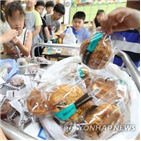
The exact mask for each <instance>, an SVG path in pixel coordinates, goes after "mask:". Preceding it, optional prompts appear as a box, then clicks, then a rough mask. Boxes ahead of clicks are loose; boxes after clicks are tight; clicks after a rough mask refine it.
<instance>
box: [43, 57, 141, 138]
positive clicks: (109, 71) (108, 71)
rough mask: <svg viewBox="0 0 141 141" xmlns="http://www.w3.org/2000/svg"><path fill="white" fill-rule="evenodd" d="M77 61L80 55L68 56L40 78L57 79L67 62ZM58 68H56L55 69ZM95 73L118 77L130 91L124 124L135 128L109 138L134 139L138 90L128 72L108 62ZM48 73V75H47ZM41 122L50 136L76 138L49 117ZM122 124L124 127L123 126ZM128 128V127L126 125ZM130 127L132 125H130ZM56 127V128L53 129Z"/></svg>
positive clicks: (137, 125) (137, 123) (136, 128)
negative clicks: (67, 135) (128, 116)
mask: <svg viewBox="0 0 141 141" xmlns="http://www.w3.org/2000/svg"><path fill="white" fill-rule="evenodd" d="M76 62H77V63H79V62H80V57H70V58H66V59H63V60H61V61H60V62H57V63H56V64H55V65H53V66H52V67H50V68H49V69H48V70H47V71H46V72H45V73H44V74H43V76H42V79H52V80H53V79H54V80H55V79H57V78H59V75H60V72H61V71H62V70H63V69H64V68H65V67H66V66H67V65H69V64H71V63H76ZM55 68H58V69H55ZM94 73H96V74H102V75H103V76H104V75H106V76H109V77H112V78H118V79H121V80H123V81H124V82H125V83H126V85H127V87H128V90H129V91H130V100H131V105H130V112H131V115H130V121H128V122H126V123H125V126H129V125H130V126H132V125H133V127H135V130H134V131H132V129H131V131H127V130H126V129H124V130H122V132H118V133H116V134H115V135H113V136H112V137H110V138H109V139H111V138H112V139H135V138H136V136H137V135H138V133H139V92H138V90H137V88H136V86H135V84H134V82H133V81H132V79H131V78H130V77H129V76H128V74H127V73H126V72H124V71H121V70H120V68H119V67H118V66H116V65H114V64H111V63H109V64H108V65H107V67H106V68H105V69H102V70H94ZM48 74H49V75H48ZM64 75H65V74H64ZM41 123H42V125H43V127H44V129H46V130H47V131H48V132H49V133H50V134H51V136H52V137H53V138H54V139H61V140H63V139H64V140H66V139H69V140H70V139H76V138H67V137H66V136H65V135H63V129H62V128H60V127H61V126H59V125H58V124H57V123H56V122H55V121H54V120H53V119H50V118H43V119H42V120H41ZM125 126H124V127H125ZM127 128H128V127H127ZM131 128H132V127H131ZM54 129H57V130H54Z"/></svg>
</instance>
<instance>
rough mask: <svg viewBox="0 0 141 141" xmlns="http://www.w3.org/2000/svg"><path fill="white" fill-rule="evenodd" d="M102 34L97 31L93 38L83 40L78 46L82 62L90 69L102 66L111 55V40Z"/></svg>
mask: <svg viewBox="0 0 141 141" xmlns="http://www.w3.org/2000/svg"><path fill="white" fill-rule="evenodd" d="M102 35H103V34H101V33H97V34H96V35H95V36H94V37H93V38H88V39H86V40H85V41H83V43H82V44H81V47H80V56H81V58H82V62H83V63H84V64H86V65H87V66H89V67H90V68H92V69H102V68H104V67H105V66H106V65H107V63H108V62H109V60H110V59H111V57H112V53H113V50H112V45H111V42H110V40H109V39H106V37H105V36H102ZM97 36H98V37H97Z"/></svg>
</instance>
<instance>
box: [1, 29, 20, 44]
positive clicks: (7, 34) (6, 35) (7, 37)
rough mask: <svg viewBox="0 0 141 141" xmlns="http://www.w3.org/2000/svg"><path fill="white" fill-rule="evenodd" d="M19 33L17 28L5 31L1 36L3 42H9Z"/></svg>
mask: <svg viewBox="0 0 141 141" xmlns="http://www.w3.org/2000/svg"><path fill="white" fill-rule="evenodd" d="M17 35H18V31H16V30H15V29H12V30H9V31H7V32H5V33H4V34H3V35H2V36H1V37H0V39H1V44H4V43H7V42H9V41H10V40H11V39H13V38H14V37H15V36H17Z"/></svg>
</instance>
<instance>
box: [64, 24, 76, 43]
mask: <svg viewBox="0 0 141 141" xmlns="http://www.w3.org/2000/svg"><path fill="white" fill-rule="evenodd" d="M63 44H76V37H75V35H74V34H73V32H72V28H71V27H69V28H68V29H67V32H66V35H65V37H64V39H63Z"/></svg>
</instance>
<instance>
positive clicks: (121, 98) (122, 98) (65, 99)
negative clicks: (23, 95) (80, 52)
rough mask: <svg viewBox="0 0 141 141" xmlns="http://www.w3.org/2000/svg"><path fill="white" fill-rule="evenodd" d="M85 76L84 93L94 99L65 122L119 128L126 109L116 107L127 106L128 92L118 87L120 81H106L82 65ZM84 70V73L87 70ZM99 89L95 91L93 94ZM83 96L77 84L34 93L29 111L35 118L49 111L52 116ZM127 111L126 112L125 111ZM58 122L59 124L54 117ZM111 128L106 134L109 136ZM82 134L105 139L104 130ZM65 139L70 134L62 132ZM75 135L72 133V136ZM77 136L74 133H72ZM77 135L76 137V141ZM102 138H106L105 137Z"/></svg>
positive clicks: (90, 137)
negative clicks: (116, 126)
mask: <svg viewBox="0 0 141 141" xmlns="http://www.w3.org/2000/svg"><path fill="white" fill-rule="evenodd" d="M82 68H83V69H82V70H85V71H84V74H85V75H84V77H83V78H81V79H82V83H84V84H85V87H86V89H87V93H88V94H90V95H91V96H92V97H93V100H90V101H88V102H87V103H85V104H84V105H82V106H81V107H79V108H78V109H77V110H76V112H75V113H74V114H73V115H72V116H71V117H70V118H68V119H67V120H66V121H63V123H66V122H74V121H75V122H76V123H78V124H80V123H85V126H87V127H88V126H101V128H102V126H106V127H107V126H109V125H112V126H113V127H114V126H115V125H119V124H122V123H124V117H125V111H124V110H125V109H122V108H123V107H120V106H118V103H121V102H122V104H123V105H124V106H125V107H126V106H127V107H128V104H129V92H128V90H127V87H126V85H125V84H123V83H122V84H120V81H115V80H110V79H105V78H103V77H101V76H100V75H97V74H94V73H93V72H89V69H88V68H87V67H85V66H83V67H82ZM86 70H87V71H86ZM96 89H99V91H98V92H96V93H93V92H95V90H96ZM84 94H85V93H84V92H83V90H82V89H81V88H80V87H79V85H73V84H67V83H66V84H62V85H59V86H57V87H54V88H52V89H51V91H48V92H45V93H43V91H38V90H34V91H33V92H32V93H31V94H30V96H29V97H28V100H27V104H28V109H29V111H31V112H32V113H33V114H35V115H47V114H48V113H49V112H51V113H53V115H54V116H53V118H54V117H55V113H57V112H59V111H61V110H63V109H65V108H66V107H67V106H69V105H70V104H72V103H74V102H75V101H76V100H78V99H79V98H80V97H82V96H83V95H84ZM126 110H127V109H126ZM121 111H122V112H121ZM55 118H56V120H57V123H58V124H59V123H62V121H60V120H59V119H58V118H57V117H55ZM112 130H114V129H111V130H110V131H109V132H110V133H111V132H112ZM81 132H84V137H83V139H101V138H102V137H103V136H104V131H103V130H102V129H101V130H100V129H98V130H94V131H93V130H92V131H91V130H88V131H81ZM64 134H65V135H66V136H69V135H70V134H69V133H67V132H65V133H64ZM73 134H74V133H73ZM75 134H77V131H76V132H75ZM79 137H80V136H78V138H79ZM104 139H106V138H105V137H104Z"/></svg>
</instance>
